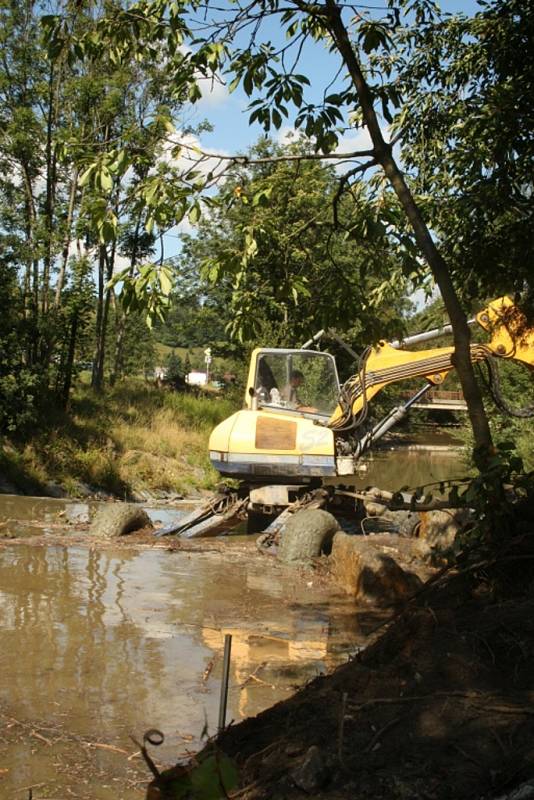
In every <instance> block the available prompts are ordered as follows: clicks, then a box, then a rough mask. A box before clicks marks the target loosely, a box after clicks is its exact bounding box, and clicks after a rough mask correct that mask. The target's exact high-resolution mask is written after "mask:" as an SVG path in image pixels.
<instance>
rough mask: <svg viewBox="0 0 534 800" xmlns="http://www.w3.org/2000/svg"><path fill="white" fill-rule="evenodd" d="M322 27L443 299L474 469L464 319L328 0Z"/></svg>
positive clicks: (476, 429)
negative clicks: (468, 423) (351, 86)
mask: <svg viewBox="0 0 534 800" xmlns="http://www.w3.org/2000/svg"><path fill="white" fill-rule="evenodd" d="M326 24H327V26H328V28H329V31H330V33H331V35H332V37H333V39H334V42H335V45H336V47H337V49H338V50H339V52H340V54H341V56H342V58H343V61H344V63H345V66H346V67H347V70H348V72H349V75H350V77H351V80H352V82H353V84H354V87H355V89H356V91H357V93H358V98H359V101H360V106H361V110H362V114H363V119H364V122H365V124H366V126H367V129H368V131H369V134H370V136H371V140H372V142H373V148H374V154H375V158H376V160H377V162H378V163H379V164H380V165H381V167H382V169H383V170H384V173H385V175H386V177H387V178H388V180H389V182H390V184H391V186H392V187H393V190H394V191H395V193H396V195H397V197H398V199H399V202H400V204H401V206H402V208H403V209H404V211H405V213H406V216H407V217H408V219H409V221H410V224H411V226H412V228H413V231H414V235H415V240H416V242H417V244H418V246H419V248H420V250H421V252H422V254H423V255H424V257H425V260H426V261H427V263H428V265H429V267H430V269H431V271H432V274H433V276H434V280H435V281H436V284H437V285H438V288H439V290H440V292H441V296H442V297H443V302H444V304H445V308H446V309H447V313H448V315H449V319H450V321H451V325H452V329H453V336H454V347H455V353H454V365H455V367H456V369H457V371H458V377H459V379H460V383H461V385H462V389H463V392H464V396H465V400H466V403H467V409H468V413H469V419H470V421H471V426H472V428H473V434H474V438H475V446H476V448H477V449H478V452H479V462H478V465H479V466H480V465H482V464H483V462H484V454H485V453H487V451H488V450H489V449H490V448H491V446H492V438H491V431H490V428H489V424H488V418H487V416H486V412H485V410H484V404H483V401H482V394H481V392H480V389H479V386H478V384H477V382H476V378H475V373H474V369H473V364H472V362H471V352H470V342H471V334H470V331H469V326H468V325H467V317H466V315H465V313H464V311H463V309H462V306H461V304H460V301H459V299H458V295H457V294H456V290H455V288H454V285H453V282H452V278H451V274H450V271H449V268H448V266H447V264H446V262H445V260H444V258H443V257H442V255H441V254H440V252H439V250H438V248H437V247H436V245H435V243H434V241H433V239H432V236H431V235H430V231H429V229H428V226H427V225H426V223H425V221H424V219H423V217H422V215H421V212H420V210H419V208H418V206H417V204H416V202H415V200H414V198H413V195H412V193H411V192H410V189H409V188H408V186H407V184H406V181H405V179H404V175H403V173H402V172H401V170H400V169H399V167H398V165H397V163H396V161H395V159H394V157H393V154H392V148H391V145H390V144H388V143H387V142H386V141H385V140H384V137H383V136H382V131H381V130H380V125H379V122H378V118H377V116H376V112H375V110H374V106H373V100H372V95H371V92H370V90H369V87H368V85H367V82H366V80H365V78H364V76H363V73H362V71H361V68H360V64H359V61H358V58H357V56H356V53H355V51H354V49H353V47H352V44H351V41H350V38H349V35H348V31H347V29H346V27H345V24H344V22H343V20H342V17H341V10H340V7H339V6H338V5H337V4H336V3H335V1H334V0H326Z"/></svg>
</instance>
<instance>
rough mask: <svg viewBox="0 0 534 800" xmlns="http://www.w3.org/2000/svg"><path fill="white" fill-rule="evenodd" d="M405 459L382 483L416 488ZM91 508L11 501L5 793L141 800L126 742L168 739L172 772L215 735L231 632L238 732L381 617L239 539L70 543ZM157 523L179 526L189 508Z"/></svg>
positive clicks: (140, 769)
mask: <svg viewBox="0 0 534 800" xmlns="http://www.w3.org/2000/svg"><path fill="white" fill-rule="evenodd" d="M418 455H420V454H418ZM411 456H412V454H410V456H409V459H408V461H409V460H411ZM387 461H388V459H387V458H386V459H385V462H384V466H385V465H386V462H387ZM408 461H406V460H405V461H404V462H403V463H404V466H403V469H402V470H400V472H402V475H401V476H400V478H399V481H400V482H399V484H398V485H397V486H395V485H394V482H393V483H392V482H391V481H388V482H387V483H385V482H384V481H380V483H381V485H382V486H384V487H386V486H387V488H390V487H391V488H400V485H403V484H405V483H408V482H409V478H408V477H407V471H408ZM423 461H424V459H423ZM427 461H428V459H427ZM438 461H439V459H438ZM446 461H447V460H445V462H443V463H440V466H439V468H438V466H437V462H436V460H435V459H434V463H433V465H432V464H430V463H427V464H426V465H425V466H424V467H423V469H424V480H425V482H427V481H429V480H431V479H434V480H440V479H442V478H445V477H449V476H450V475H451V474H456V475H457V474H458V472H457V470H458V464H457V463H453V461H452V460H451V459H449V461H448V463H446ZM420 462H421V459H419V467H420V466H421V464H420ZM371 466H372V465H371ZM374 469H375V470H376V469H377V465H376V463H375V465H374ZM396 473H397V475H398V474H399V464H398V462H397V467H396ZM447 473H448V474H447ZM370 477H371V479H370V480H368V479H364V480H363V482H364V483H369V482H371V483H377V482H378V480H375V478H378V476H376V475H372V476H370ZM87 512H88V508H87V506H86V505H85V504H82V503H68V502H65V501H60V500H50V499H34V498H14V497H9V496H3V497H2V496H0V532H2V533H3V534H4V536H3V537H2V539H1V540H0V541H1V546H0V675H1V681H0V796H1V797H6V798H7V797H10V798H21V800H22V799H23V800H26V798H27V797H28V791H29V787H33V788H32V792H33V798H34V800H38V799H39V798H50V799H52V798H55V800H59V798H61V800H63V799H64V798H70V797H78V798H84V799H85V798H87V799H88V798H94V799H95V800H108V799H109V800H111V798H113V800H118V799H119V798H131V797H142V796H143V795H144V787H145V785H146V782H147V780H148V775H147V770H146V768H145V766H144V764H143V763H142V761H141V760H140V758H139V756H138V755H136V752H137V751H138V747H137V746H136V744H134V742H132V740H131V738H130V737H131V736H134V737H135V738H137V739H140V738H142V735H143V732H144V731H145V730H146V729H148V728H154V727H155V728H158V729H160V730H161V731H163V733H164V734H165V741H164V744H163V745H162V746H161V747H159V748H158V749H157V750H154V753H153V755H154V758H155V760H156V761H157V762H158V763H161V764H171V763H174V762H175V761H176V759H177V758H180V757H183V756H184V755H185V754H186V753H187V752H188V751H194V750H195V749H197V748H198V746H199V744H200V737H201V733H202V731H203V729H207V731H208V732H209V734H212V733H214V732H215V730H216V725H217V716H218V703H219V691H220V682H221V672H222V647H223V640H224V634H225V633H231V634H232V637H233V641H232V662H231V674H230V691H229V703H228V720H231V719H234V720H236V721H237V720H239V719H241V718H243V717H246V716H250V715H253V714H256V713H258V712H259V711H261V710H263V709H265V708H267V707H268V706H270V705H272V704H273V703H275V702H277V701H278V700H280V699H283V698H285V697H287V696H288V695H289V694H290V693H291V692H293V691H294V689H295V687H297V686H300V685H302V684H303V683H305V682H306V681H307V680H309V679H311V678H313V677H314V676H315V675H317V674H319V673H322V672H325V671H329V670H331V669H333V668H334V667H335V666H336V665H337V664H339V663H341V662H343V661H345V660H347V658H349V657H350V655H351V654H353V653H354V652H356V651H357V649H358V648H360V647H361V646H363V645H364V643H365V640H366V632H367V631H368V629H369V627H370V625H371V624H372V623H373V622H374V621H376V620H373V619H372V618H371V619H370V618H369V614H364V613H358V609H356V608H355V607H354V604H353V603H352V601H350V600H349V599H347V598H345V597H343V596H341V595H339V594H336V593H335V592H333V591H332V590H331V588H330V587H325V586H324V585H321V584H320V582H319V581H318V580H317V579H316V577H315V576H314V574H313V573H310V572H304V571H298V570H297V571H295V570H290V569H289V568H287V567H283V566H281V565H279V564H278V563H277V562H276V561H275V560H271V559H269V558H267V557H265V556H264V557H261V556H259V555H257V554H256V553H255V551H254V548H253V544H252V543H251V542H246V543H245V542H244V541H243V539H242V538H240V537H228V539H227V540H226V542H227V547H225V548H223V550H222V552H221V548H220V547H219V549H212V550H210V549H209V547H208V548H207V549H199V550H197V551H188V550H178V551H172V552H171V551H168V550H166V549H164V548H163V547H161V549H151V548H146V547H145V548H139V547H135V546H133V545H132V546H131V547H129V546H128V545H124V544H121V546H120V547H117V546H114V547H113V546H109V545H108V546H106V547H102V546H98V545H95V544H94V543H93V544H83V543H82V544H80V540H79V536H78V538H77V539H76V540H75V543H73V544H69V542H68V539H69V534H68V533H65V536H64V540H58V536H57V534H58V532H61V530H62V529H63V531H65V530H67V527H68V525H69V524H70V525H71V528H70V529H69V530H71V529H72V527H73V523H74V527H75V523H76V522H77V521H80V520H82V521H83V519H84V518H85V517H86V515H87ZM150 513H151V515H152V517H153V518H154V519H155V520H157V521H160V522H162V523H163V524H167V523H168V522H169V519H170V518H171V517H172V516H173V515H175V514H177V513H180V512H179V511H178V512H177V511H176V510H174V511H168V510H162V509H152V510H150ZM35 533H39V534H40V536H39V544H37V543H35V541H34V537H33V536H32V534H35ZM6 534H7V535H8V536H9V535H16V536H17V538H16V540H10V539H9V538H8V537H7V538H6ZM47 536H49V537H50V544H46V537H47ZM26 537H27V538H26ZM43 539H44V541H45V543H44V544H43ZM247 548H248V550H247Z"/></svg>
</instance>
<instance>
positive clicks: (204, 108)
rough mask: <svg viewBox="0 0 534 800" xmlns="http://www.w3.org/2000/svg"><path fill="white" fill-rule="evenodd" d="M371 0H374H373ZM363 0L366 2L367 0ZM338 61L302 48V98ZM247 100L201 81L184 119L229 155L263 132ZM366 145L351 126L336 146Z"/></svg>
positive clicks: (457, 6)
mask: <svg viewBox="0 0 534 800" xmlns="http://www.w3.org/2000/svg"><path fill="white" fill-rule="evenodd" d="M373 1H374V2H376V0H373ZM366 2H368V3H369V0H366ZM378 2H379V0H378ZM377 4H378V3H377ZM441 8H442V10H443V11H446V12H450V13H455V12H464V13H466V14H468V15H471V14H474V13H475V12H476V11H477V10H478V9H479V6H478V3H477V2H476V0H442V3H441ZM270 33H271V32H270ZM276 34H277V31H276V30H273V31H272V36H273V39H274V38H275V37H276ZM339 64H340V61H339V56H337V55H336V54H330V53H328V52H327V50H326V48H324V47H323V46H322V45H320V44H317V43H310V45H309V46H308V47H307V49H305V50H304V51H303V53H302V58H301V61H300V66H299V67H298V72H301V73H303V74H305V75H306V76H307V78H308V79H309V81H310V83H311V86H310V87H308V89H307V91H306V92H305V101H306V100H308V101H314V100H316V99H318V98H319V97H320V96H322V92H323V89H324V87H325V85H326V84H327V83H328V82H329V80H330V79H331V78H332V77H333V76H334V75H335V74H336V72H337V70H338V69H339ZM249 102H250V99H249V98H247V96H246V95H245V93H244V92H243V91H242V90H241V88H238V89H237V90H236V91H235V92H234V93H233V94H229V93H228V90H227V88H226V86H225V85H224V83H223V82H221V83H217V84H212V83H211V82H208V81H206V82H204V85H203V99H202V100H201V101H199V102H198V103H197V104H196V106H195V107H194V110H193V112H192V114H191V115H190V117H189V118H188V120H187V122H189V123H190V124H192V125H194V124H195V123H197V124H198V123H200V122H201V121H202V120H207V121H208V122H209V123H210V124H211V125H212V126H213V131H212V132H211V133H208V132H206V133H202V134H201V135H200V137H199V144H200V146H201V147H202V149H204V150H206V151H209V152H213V153H223V154H226V155H230V154H236V153H240V152H241V153H242V152H244V151H245V150H246V149H247V148H248V147H249V146H250V145H252V144H253V143H254V142H256V141H257V140H258V138H259V137H260V136H261V135H262V134H263V129H262V127H261V126H260V125H258V124H257V123H256V124H253V125H249V123H248V117H249V112H248V111H247V106H248V104H249ZM291 113H292V109H291V108H290V117H289V120H288V124H287V126H286V127H285V128H282V129H281V131H279V132H277V131H273V132H272V134H271V135H272V136H273V137H274V138H278V139H282V138H283V137H284V135H286V134H287V132H288V130H291ZM366 146H369V142H368V138H367V134H366V133H365V132H364V131H355V130H353V131H350V132H349V133H347V134H346V135H345V136H344V138H343V140H342V142H341V144H340V148H339V149H340V151H345V152H346V151H348V150H354V149H358V148H361V147H366ZM188 227H189V226H188V223H187V222H185V223H182V225H181V226H180V227H179V229H174V230H173V231H170V232H169V234H167V235H166V236H165V255H166V256H167V257H168V256H172V255H174V254H176V253H177V252H178V251H179V249H180V237H179V235H178V232H179V230H182V231H183V230H187V229H188Z"/></svg>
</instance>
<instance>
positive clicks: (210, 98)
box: [197, 75, 230, 110]
mask: <svg viewBox="0 0 534 800" xmlns="http://www.w3.org/2000/svg"><path fill="white" fill-rule="evenodd" d="M197 81H198V85H199V88H200V91H201V93H202V99H201V100H199V101H198V104H197V105H198V106H199V107H200V109H201V110H202V109H204V108H214V107H219V106H221V105H224V104H225V103H227V102H228V101H229V100H230V93H229V92H228V87H227V86H226V83H225V82H224V81H223V79H222V78H221V77H220V76H219V75H215V76H214V77H212V78H203V77H197Z"/></svg>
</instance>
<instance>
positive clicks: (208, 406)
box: [0, 380, 234, 502]
mask: <svg viewBox="0 0 534 800" xmlns="http://www.w3.org/2000/svg"><path fill="white" fill-rule="evenodd" d="M233 411H234V405H233V403H232V402H231V401H229V400H228V399H225V398H224V397H220V396H216V397H212V396H208V397H204V396H199V397H197V396H194V395H192V394H186V393H178V392H170V391H165V390H162V389H160V388H157V387H155V386H151V385H149V384H147V383H145V382H142V381H135V380H131V381H128V382H125V383H122V384H120V385H118V386H116V387H115V388H113V389H111V390H109V391H108V392H107V393H106V395H105V396H103V395H98V394H95V393H94V392H92V391H91V390H90V389H89V388H87V387H84V386H80V387H78V388H77V389H76V392H75V393H74V395H73V398H72V401H71V404H70V408H69V410H68V411H67V412H61V411H57V410H55V409H50V411H49V413H48V414H47V417H46V419H43V420H42V424H41V427H40V428H39V430H37V431H27V432H26V434H25V435H24V436H19V437H18V438H15V437H11V438H10V437H7V436H6V437H3V438H0V492H9V493H20V494H26V495H44V496H56V497H61V496H70V497H90V496H95V497H99V496H100V497H116V498H120V499H129V500H134V501H140V502H143V501H146V500H147V499H149V498H158V497H159V498H164V497H167V498H169V499H178V498H179V497H183V496H195V495H199V494H200V493H202V492H203V491H206V490H210V489H212V488H213V487H214V486H215V485H216V483H217V481H218V480H219V476H218V474H217V473H216V472H215V470H214V469H213V468H212V467H211V464H210V462H209V458H208V438H209V434H210V432H211V430H212V429H213V428H214V427H215V425H217V424H218V423H219V422H220V421H221V420H223V419H225V418H226V417H228V416H229V415H230V414H231V413H232V412H233Z"/></svg>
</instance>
